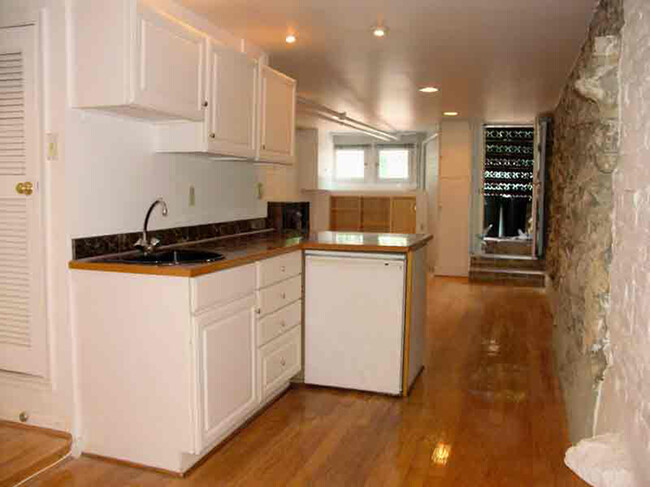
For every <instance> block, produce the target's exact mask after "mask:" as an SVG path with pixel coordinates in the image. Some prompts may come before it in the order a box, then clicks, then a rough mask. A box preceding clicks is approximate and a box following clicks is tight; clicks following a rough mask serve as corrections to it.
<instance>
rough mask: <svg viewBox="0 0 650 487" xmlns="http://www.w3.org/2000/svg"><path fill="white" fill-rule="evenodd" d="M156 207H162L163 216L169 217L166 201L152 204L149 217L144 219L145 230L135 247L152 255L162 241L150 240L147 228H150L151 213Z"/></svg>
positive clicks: (154, 238)
mask: <svg viewBox="0 0 650 487" xmlns="http://www.w3.org/2000/svg"><path fill="white" fill-rule="evenodd" d="M156 205H160V206H161V207H162V215H163V216H167V203H165V200H164V199H162V198H158V199H157V200H156V201H154V202H153V203H151V206H150V207H149V210H147V216H145V217H144V228H143V229H142V235H141V236H140V238H139V239H138V241H137V242H136V243H135V244H134V245H133V246H134V247H135V248H137V249H140V250H141V251H143V252H144V253H145V254H150V253H151V252H153V251H154V250H156V247H158V246H159V245H160V240H158V239H157V238H156V237H153V238H152V239H151V240H150V239H149V236H148V235H147V227H148V226H149V217H151V212H152V211H153V209H154V208H155V207H156Z"/></svg>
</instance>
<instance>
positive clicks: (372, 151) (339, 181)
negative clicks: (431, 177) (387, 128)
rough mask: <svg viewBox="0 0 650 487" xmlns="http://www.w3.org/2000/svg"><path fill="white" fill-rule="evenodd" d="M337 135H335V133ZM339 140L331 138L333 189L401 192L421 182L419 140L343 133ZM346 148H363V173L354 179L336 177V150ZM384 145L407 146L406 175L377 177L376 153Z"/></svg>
mask: <svg viewBox="0 0 650 487" xmlns="http://www.w3.org/2000/svg"><path fill="white" fill-rule="evenodd" d="M335 137H336V136H335ZM340 137H341V138H340V139H339V140H336V139H335V140H334V144H333V159H334V160H333V164H332V175H331V182H332V183H331V184H332V186H331V189H332V190H335V191H389V192H403V191H415V190H417V189H418V188H419V185H420V182H421V174H420V172H421V164H422V161H421V160H420V150H421V146H420V143H419V141H418V140H414V141H413V142H411V141H410V140H409V141H400V142H397V143H390V142H379V141H375V140H368V141H366V140H363V138H359V137H350V141H349V142H348V141H346V140H345V138H346V135H342V136H340ZM347 149H363V150H364V151H365V152H364V177H363V179H362V178H357V179H349V178H337V176H336V170H337V157H336V154H337V151H339V150H347ZM384 149H388V150H390V149H406V150H407V151H408V152H409V160H408V172H409V175H408V178H405V179H401V178H399V179H398V178H380V177H379V154H380V151H381V150H384Z"/></svg>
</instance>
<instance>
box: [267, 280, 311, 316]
mask: <svg viewBox="0 0 650 487" xmlns="http://www.w3.org/2000/svg"><path fill="white" fill-rule="evenodd" d="M301 297H302V275H298V276H295V277H292V278H291V279H287V280H286V281H282V282H279V283H277V284H274V285H273V286H269V287H267V288H264V289H260V290H259V291H257V305H258V307H259V309H258V314H259V315H260V316H265V315H267V314H269V313H273V312H274V311H275V310H278V309H280V308H283V307H284V306H286V305H287V304H289V303H292V302H294V301H296V300H298V299H300V298H301Z"/></svg>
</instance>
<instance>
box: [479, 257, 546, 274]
mask: <svg viewBox="0 0 650 487" xmlns="http://www.w3.org/2000/svg"><path fill="white" fill-rule="evenodd" d="M470 267H471V268H472V269H474V268H477V269H478V268H486V267H489V268H496V269H529V270H536V271H543V270H544V269H545V263H544V261H543V260H539V259H533V258H532V257H527V256H513V255H473V256H472V257H471V265H470Z"/></svg>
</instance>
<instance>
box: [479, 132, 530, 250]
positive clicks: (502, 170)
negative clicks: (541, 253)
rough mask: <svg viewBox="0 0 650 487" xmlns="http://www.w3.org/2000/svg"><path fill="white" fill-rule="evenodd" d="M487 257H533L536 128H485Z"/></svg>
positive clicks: (483, 247) (484, 234)
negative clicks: (489, 255) (493, 255)
mask: <svg viewBox="0 0 650 487" xmlns="http://www.w3.org/2000/svg"><path fill="white" fill-rule="evenodd" d="M483 139H484V144H483V150H484V161H485V162H484V166H483V232H482V242H481V250H482V253H485V254H498V255H521V256H524V255H526V256H532V255H533V234H534V230H533V228H534V226H533V225H534V221H533V220H534V218H533V213H534V206H535V205H534V203H533V178H534V169H535V128H534V126H532V125H520V126H494V125H485V126H484V127H483Z"/></svg>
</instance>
